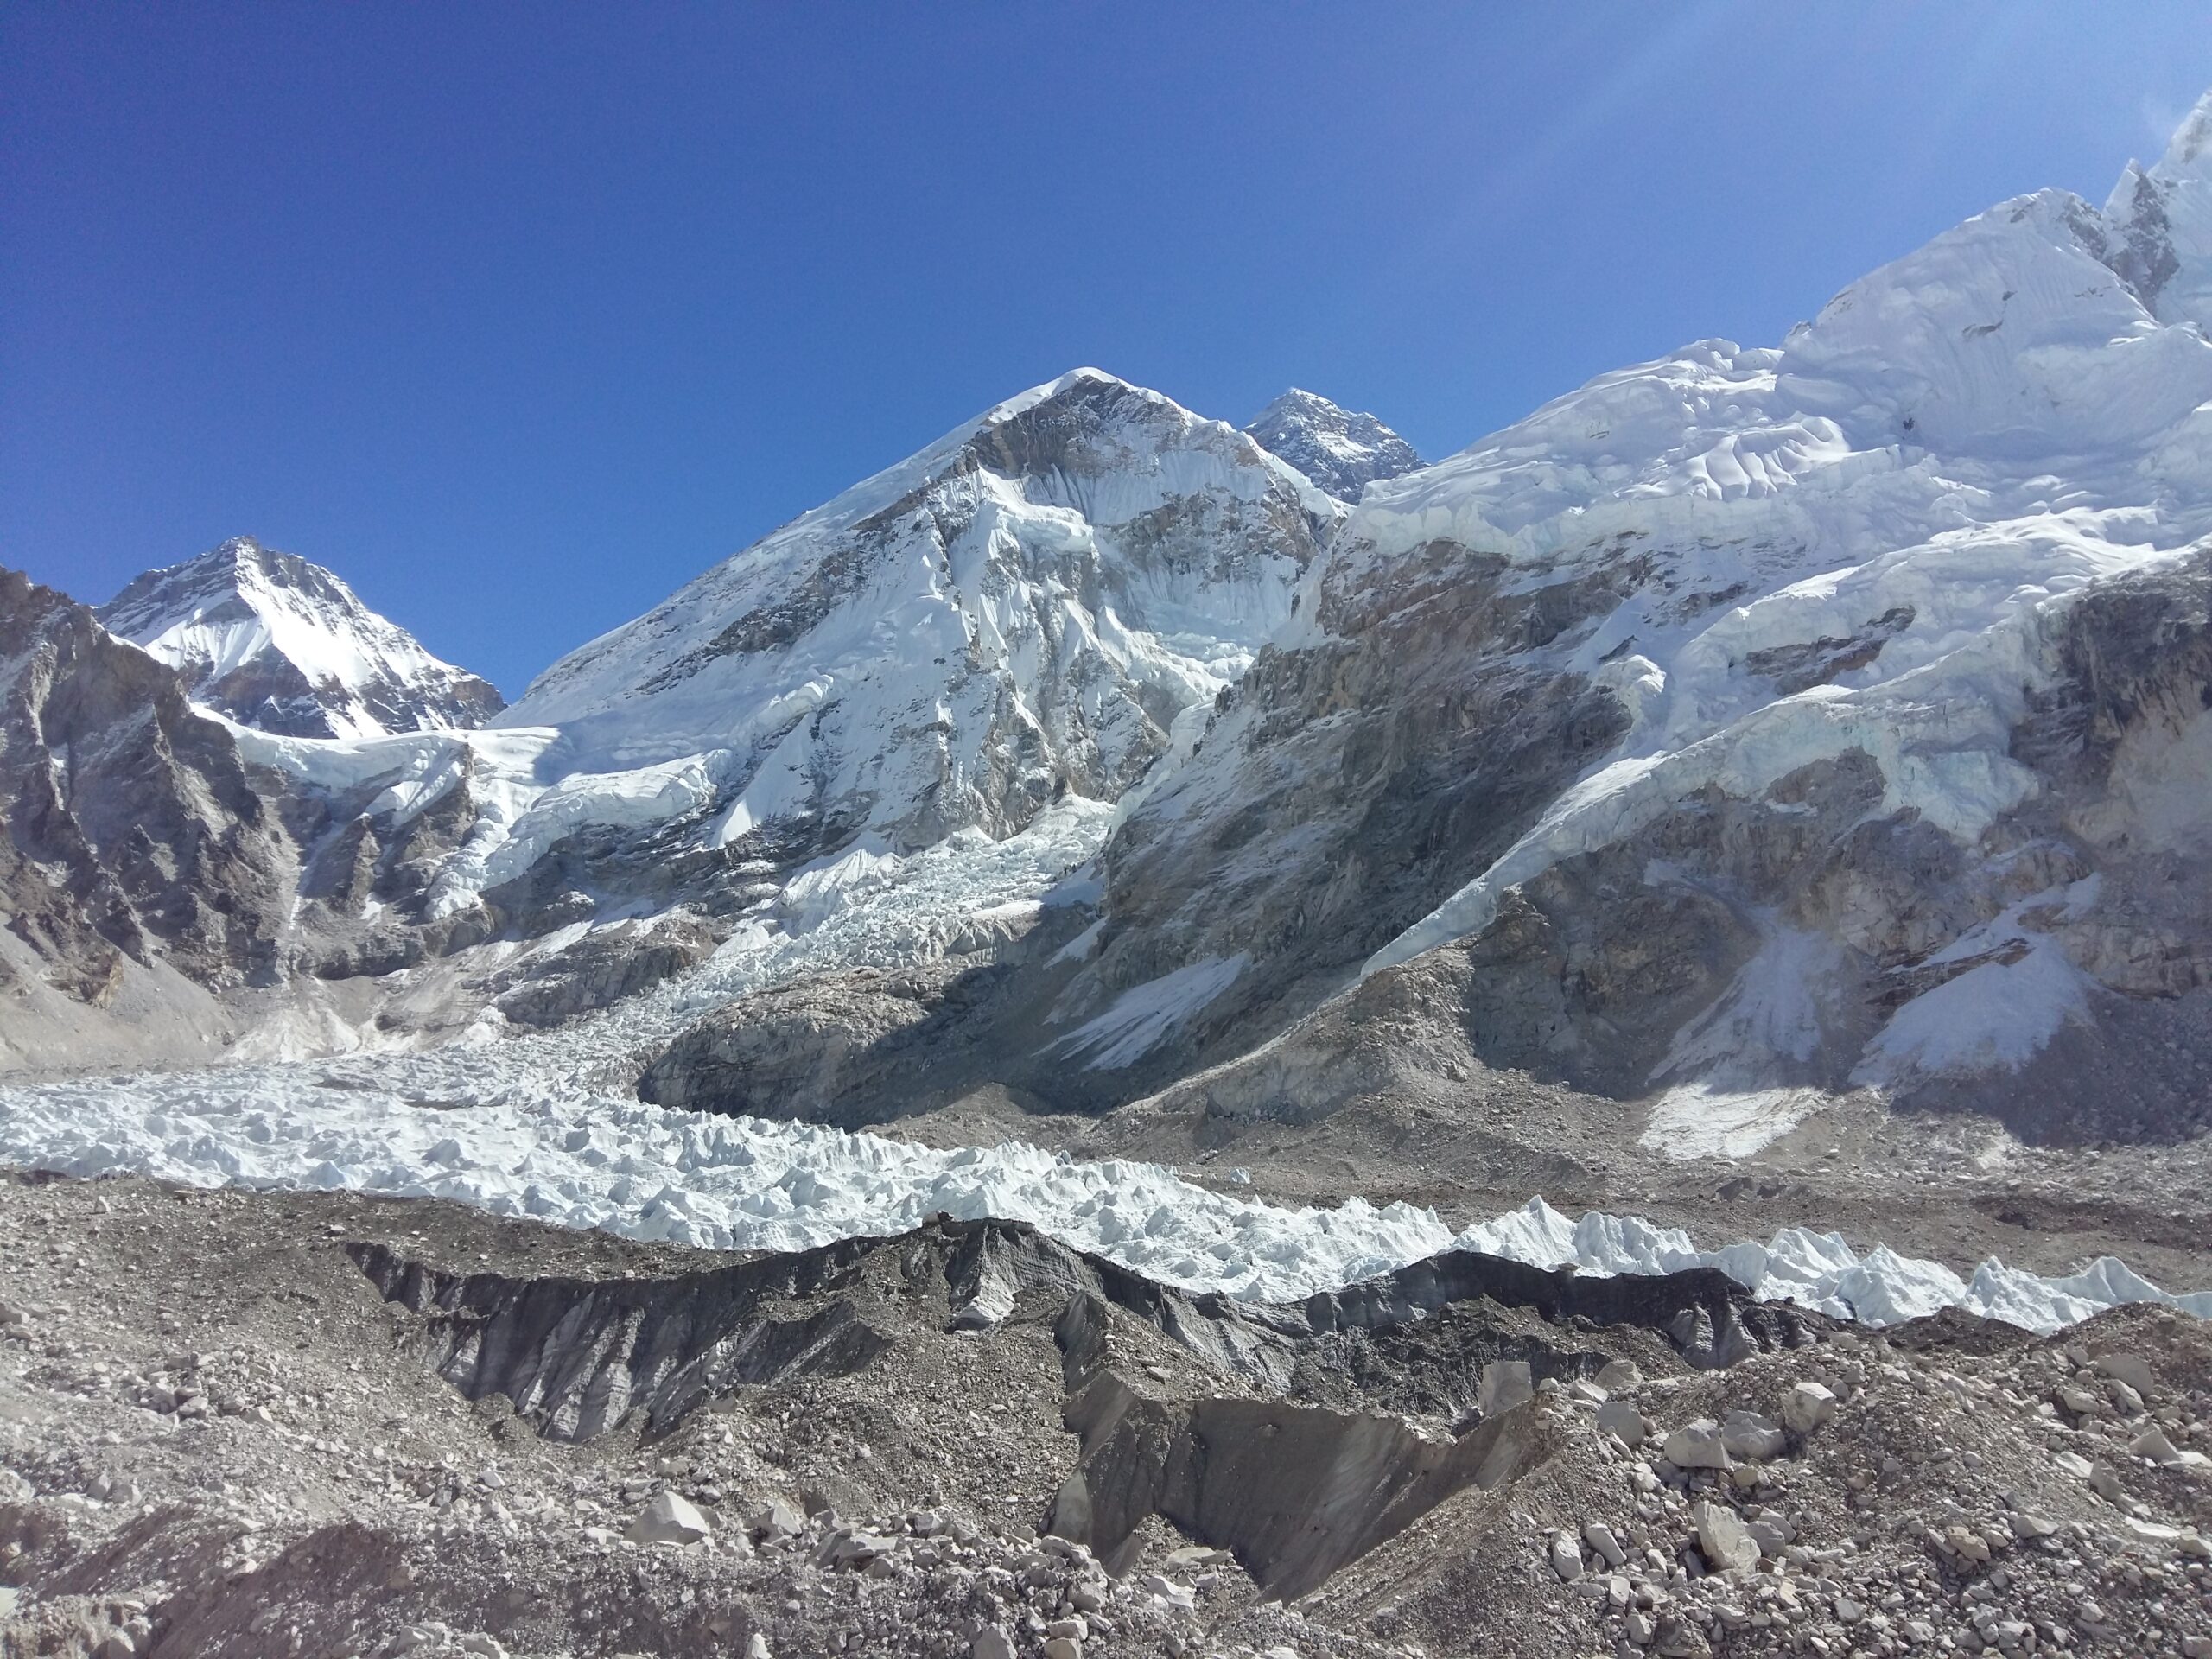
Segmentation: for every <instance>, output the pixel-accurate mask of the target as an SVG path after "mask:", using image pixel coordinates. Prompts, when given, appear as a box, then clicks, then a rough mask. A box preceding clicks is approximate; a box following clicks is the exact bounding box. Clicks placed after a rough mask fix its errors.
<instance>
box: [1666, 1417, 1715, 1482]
mask: <svg viewBox="0 0 2212 1659" xmlns="http://www.w3.org/2000/svg"><path fill="white" fill-rule="evenodd" d="M1662 1450H1663V1452H1665V1454H1666V1458H1667V1461H1668V1462H1669V1463H1671V1464H1673V1465H1675V1467H1676V1468H1677V1469H1726V1468H1729V1467H1731V1466H1732V1462H1731V1459H1730V1458H1729V1456H1728V1446H1727V1443H1726V1441H1725V1440H1722V1438H1721V1434H1720V1425H1719V1424H1718V1423H1716V1422H1714V1421H1713V1420H1712V1419H1711V1418H1710V1417H1700V1418H1699V1419H1698V1420H1697V1421H1695V1422H1690V1423H1684V1424H1683V1425H1682V1426H1681V1427H1680V1428H1678V1429H1676V1430H1675V1432H1674V1433H1671V1434H1669V1435H1668V1436H1667V1441H1666V1445H1665V1446H1663V1447H1662Z"/></svg>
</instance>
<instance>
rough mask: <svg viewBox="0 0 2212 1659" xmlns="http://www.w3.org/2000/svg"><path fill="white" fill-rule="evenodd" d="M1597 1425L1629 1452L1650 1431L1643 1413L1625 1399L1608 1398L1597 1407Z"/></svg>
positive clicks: (1640, 1442)
mask: <svg viewBox="0 0 2212 1659" xmlns="http://www.w3.org/2000/svg"><path fill="white" fill-rule="evenodd" d="M1598 1427H1600V1428H1602V1429H1604V1430H1605V1433H1608V1434H1611V1435H1612V1436H1613V1437H1614V1438H1615V1439H1617V1440H1619V1441H1620V1443H1621V1444H1622V1445H1623V1446H1626V1447H1628V1449H1629V1450H1630V1451H1631V1452H1633V1451H1635V1450H1636V1449H1637V1447H1638V1446H1642V1445H1643V1442H1644V1441H1645V1440H1647V1439H1648V1438H1649V1435H1650V1433H1651V1430H1650V1427H1649V1425H1648V1424H1646V1423H1645V1422H1644V1421H1643V1413H1642V1412H1640V1411H1638V1410H1637V1408H1635V1407H1634V1406H1631V1405H1630V1404H1629V1402H1627V1401H1625V1400H1608V1401H1606V1402H1605V1404H1604V1405H1602V1406H1600V1407H1599V1408H1598Z"/></svg>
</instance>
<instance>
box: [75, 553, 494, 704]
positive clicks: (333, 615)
mask: <svg viewBox="0 0 2212 1659" xmlns="http://www.w3.org/2000/svg"><path fill="white" fill-rule="evenodd" d="M99 620H100V621H101V622H102V623H103V624H104V625H105V626H106V628H107V629H108V631H109V632H111V633H113V634H114V635H116V636H117V637H118V639H128V640H129V641H130V643H131V644H132V645H137V646H139V647H140V648H141V649H143V650H144V651H147V652H150V653H151V654H152V655H154V656H155V657H157V658H160V659H161V660H162V662H164V663H167V664H168V665H169V666H170V667H172V668H174V669H175V670H177V671H178V672H180V673H181V674H182V675H183V676H184V678H185V682H186V683H187V684H188V686H189V687H190V688H191V692H192V697H193V700H194V702H198V703H200V704H201V705H202V706H203V707H206V708H209V709H214V710H216V711H217V712H218V713H220V714H222V715H227V716H228V717H229V718H231V719H232V720H235V721H238V722H240V723H241V724H243V725H246V726H251V727H256V728H259V729H260V730H263V731H266V732H273V733H277V734H281V735H284V736H290V737H321V738H330V737H381V736H385V735H386V734H390V733H393V732H417V731H435V730H444V729H454V728H467V727H472V726H478V725H481V724H482V723H483V722H484V721H485V720H486V718H488V717H489V716H491V715H495V714H497V713H498V712H499V709H500V708H501V707H502V702H501V699H500V696H499V692H498V691H497V690H494V689H493V687H492V686H491V685H490V684H489V683H487V682H486V681H484V680H481V679H479V678H478V677H476V676H475V675H474V674H470V673H467V672H466V671H463V670H461V669H458V668H455V667H454V665H453V664H450V663H445V662H441V661H440V660H439V659H438V658H435V657H433V656H432V655H430V653H429V652H427V651H425V650H424V649H423V646H422V645H421V643H420V642H418V641H417V640H416V639H415V637H414V636H413V635H412V634H410V633H409V632H407V631H406V630H405V629H404V628H402V627H400V626H398V625H397V623H394V622H392V621H390V620H387V619H385V617H382V616H379V615H378V614H377V613H375V612H374V611H372V610H371V609H369V607H367V606H365V605H364V604H362V603H361V601H360V600H359V598H358V597H356V596H355V594H354V593H353V589H352V588H348V587H347V586H346V584H345V582H342V581H340V579H339V578H338V577H337V576H335V575H333V574H332V573H331V572H329V571H327V570H326V569H323V568H322V567H321V565H317V564H310V563H308V562H307V561H306V560H305V559H302V558H299V557H297V556H295V555H293V554H289V553H279V552H277V551H275V550H272V549H270V548H266V547H264V546H262V545H261V544H260V543H257V542H254V541H252V540H250V539H248V538H246V537H236V538H234V539H232V540H231V541H227V542H225V543H222V545H220V546H219V547H217V548H214V549H213V550H210V551H208V552H206V553H203V554H201V555H200V556H199V557H198V558H196V559H191V560H188V561H187V562H186V563H183V564H176V565H171V566H169V567H168V568H167V569H161V570H149V571H148V572H146V574H145V575H142V576H139V577H137V579H136V580H134V581H133V582H131V583H130V585H129V586H128V587H126V588H124V590H123V591H122V592H121V593H119V594H117V595H116V596H115V597H114V598H113V599H111V600H110V601H108V602H107V603H106V604H105V605H103V606H102V607H99Z"/></svg>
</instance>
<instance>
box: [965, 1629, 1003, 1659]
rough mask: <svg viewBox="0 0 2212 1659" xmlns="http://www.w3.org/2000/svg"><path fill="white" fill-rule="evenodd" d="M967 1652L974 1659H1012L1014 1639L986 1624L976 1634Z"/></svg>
mask: <svg viewBox="0 0 2212 1659" xmlns="http://www.w3.org/2000/svg"><path fill="white" fill-rule="evenodd" d="M968 1651H969V1653H970V1654H972V1655H973V1656H975V1659H1014V1638H1013V1637H1009V1636H1008V1635H1007V1633H1006V1631H1005V1630H1002V1629H1001V1628H1000V1627H999V1626H998V1625H996V1624H986V1625H984V1626H983V1628H982V1630H978V1631H976V1640H975V1641H974V1643H971V1644H970V1645H969V1649H968Z"/></svg>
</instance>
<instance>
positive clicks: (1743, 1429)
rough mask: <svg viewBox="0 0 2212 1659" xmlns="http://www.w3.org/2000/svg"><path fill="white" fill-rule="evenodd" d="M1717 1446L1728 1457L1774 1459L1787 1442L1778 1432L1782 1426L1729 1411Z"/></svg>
mask: <svg viewBox="0 0 2212 1659" xmlns="http://www.w3.org/2000/svg"><path fill="white" fill-rule="evenodd" d="M1720 1443H1721V1444H1722V1445H1723V1446H1726V1447H1727V1448H1728V1451H1729V1452H1730V1454H1731V1455H1732V1456H1735V1457H1738V1458H1751V1459H1763V1458H1778V1457H1780V1456H1781V1455H1782V1454H1783V1452H1786V1451H1788V1450H1789V1437H1788V1436H1787V1435H1785V1434H1784V1433H1783V1432H1782V1425H1781V1424H1780V1423H1777V1422H1776V1421H1774V1419H1773V1418H1771V1417H1763V1416H1761V1415H1760V1414H1758V1412H1756V1411H1732V1412H1730V1413H1729V1414H1727V1416H1726V1417H1725V1418H1723V1419H1722V1420H1721V1423H1720ZM1675 1461H1677V1462H1680V1461H1681V1459H1675Z"/></svg>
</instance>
